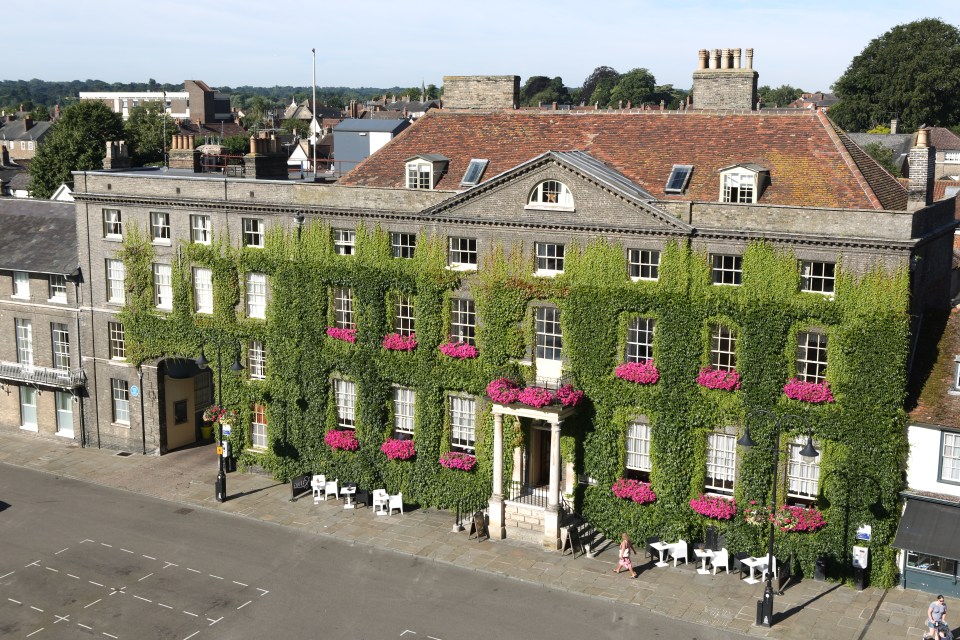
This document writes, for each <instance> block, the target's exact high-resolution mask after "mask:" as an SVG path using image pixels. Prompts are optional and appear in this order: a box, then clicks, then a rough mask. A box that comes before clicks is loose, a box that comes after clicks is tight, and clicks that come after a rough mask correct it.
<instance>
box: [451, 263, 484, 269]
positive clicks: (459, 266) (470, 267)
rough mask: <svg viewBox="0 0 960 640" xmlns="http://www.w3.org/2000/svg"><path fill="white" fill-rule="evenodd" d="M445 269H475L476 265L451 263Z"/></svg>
mask: <svg viewBox="0 0 960 640" xmlns="http://www.w3.org/2000/svg"><path fill="white" fill-rule="evenodd" d="M447 269H448V270H450V271H476V270H477V265H475V264H460V263H454V264H451V265H447Z"/></svg>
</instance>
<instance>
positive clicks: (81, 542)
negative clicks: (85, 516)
mask: <svg viewBox="0 0 960 640" xmlns="http://www.w3.org/2000/svg"><path fill="white" fill-rule="evenodd" d="M84 542H93V540H91V539H90V538H87V539H86V540H81V541H80V544H83V543H84Z"/></svg>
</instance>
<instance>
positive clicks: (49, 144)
mask: <svg viewBox="0 0 960 640" xmlns="http://www.w3.org/2000/svg"><path fill="white" fill-rule="evenodd" d="M122 139H123V118H121V117H120V114H119V113H114V112H113V111H111V110H110V109H109V108H108V107H107V106H106V105H105V104H103V103H102V102H98V101H96V100H84V101H82V102H78V103H77V104H74V105H71V106H69V107H67V108H66V109H64V110H63V113H62V114H61V116H60V119H59V120H57V121H56V122H55V123H54V124H53V126H52V127H51V130H50V134H49V135H48V136H47V140H46V143H45V144H44V145H43V146H41V147H40V149H39V150H38V151H37V155H36V157H35V158H34V159H33V162H31V163H30V190H31V192H32V194H33V196H34V197H35V198H49V197H50V196H51V195H53V192H54V191H56V189H57V187H59V186H60V184H61V183H67V184H69V185H72V184H73V177H72V176H71V175H70V172H71V171H87V170H90V169H99V168H101V167H103V158H104V155H105V149H106V144H105V143H106V142H107V141H108V140H122Z"/></svg>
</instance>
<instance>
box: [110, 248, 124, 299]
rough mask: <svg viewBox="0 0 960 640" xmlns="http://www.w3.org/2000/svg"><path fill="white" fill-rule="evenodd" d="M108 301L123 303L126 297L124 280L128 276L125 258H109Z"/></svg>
mask: <svg viewBox="0 0 960 640" xmlns="http://www.w3.org/2000/svg"><path fill="white" fill-rule="evenodd" d="M106 270H107V302H110V303H113V304H123V303H124V301H125V299H126V290H125V288H124V280H125V279H126V276H127V269H126V266H125V265H124V264H123V260H116V259H114V258H107V260H106Z"/></svg>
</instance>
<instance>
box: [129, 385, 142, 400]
mask: <svg viewBox="0 0 960 640" xmlns="http://www.w3.org/2000/svg"><path fill="white" fill-rule="evenodd" d="M130 395H131V396H133V397H134V398H136V397H137V396H138V395H140V387H138V386H137V385H135V384H133V385H130Z"/></svg>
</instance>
